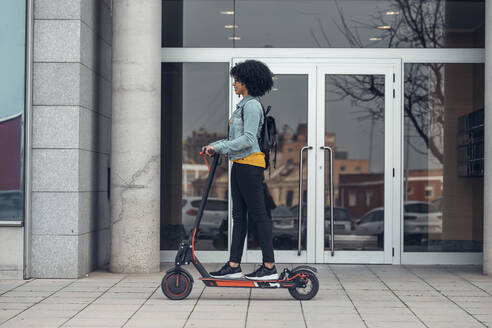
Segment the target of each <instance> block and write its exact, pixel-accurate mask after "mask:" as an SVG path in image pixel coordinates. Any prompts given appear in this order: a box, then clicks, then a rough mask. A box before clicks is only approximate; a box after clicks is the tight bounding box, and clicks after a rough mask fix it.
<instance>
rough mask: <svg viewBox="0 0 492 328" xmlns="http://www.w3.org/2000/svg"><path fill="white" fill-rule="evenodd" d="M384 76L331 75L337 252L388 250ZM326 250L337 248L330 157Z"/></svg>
mask: <svg viewBox="0 0 492 328" xmlns="http://www.w3.org/2000/svg"><path fill="white" fill-rule="evenodd" d="M384 85H385V82H384V75H326V76H325V90H326V91H325V145H326V146H330V147H332V149H333V151H334V158H333V192H334V195H333V206H334V211H333V233H334V246H335V249H336V250H368V251H374V250H382V249H383V248H384V172H385V167H384V135H385V131H384V110H385V108H384V97H385V94H384V89H385V88H384ZM325 163H326V164H325V168H326V169H325V177H324V181H325V249H330V247H331V240H330V239H331V213H330V204H331V202H332V199H331V198H332V197H331V195H330V177H329V164H328V163H329V157H328V154H327V155H326V157H325Z"/></svg>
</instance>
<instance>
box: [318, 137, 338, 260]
mask: <svg viewBox="0 0 492 328" xmlns="http://www.w3.org/2000/svg"><path fill="white" fill-rule="evenodd" d="M321 149H322V150H325V151H326V150H328V155H329V156H330V249H331V256H334V255H335V231H334V230H335V229H334V227H333V226H334V223H333V221H334V219H335V218H334V217H333V148H331V147H329V146H321Z"/></svg>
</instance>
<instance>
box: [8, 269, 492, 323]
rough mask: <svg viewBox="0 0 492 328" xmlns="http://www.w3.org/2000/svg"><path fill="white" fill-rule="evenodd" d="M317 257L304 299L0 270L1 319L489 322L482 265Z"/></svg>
mask: <svg viewBox="0 0 492 328" xmlns="http://www.w3.org/2000/svg"><path fill="white" fill-rule="evenodd" d="M169 266H170V264H165V265H163V268H162V269H163V270H166V269H167V268H168V267H169ZM206 266H207V268H208V269H209V270H210V269H215V268H217V267H219V266H220V264H209V265H206ZM288 266H290V267H292V265H288ZM282 267H284V265H278V268H282ZM316 267H317V268H318V270H319V278H320V283H321V286H320V291H319V293H318V295H317V296H316V297H315V298H314V299H313V300H310V301H302V302H301V301H296V300H294V299H293V298H292V297H291V296H290V294H289V293H288V292H287V291H286V290H261V289H235V288H209V287H207V288H205V287H204V285H203V284H202V282H200V281H198V279H195V284H194V287H193V291H192V293H191V295H190V296H189V297H188V298H187V299H185V300H183V301H171V300H168V299H167V298H166V297H165V296H164V295H163V294H162V292H161V289H160V282H161V278H162V276H163V273H160V274H146V275H122V274H111V273H108V272H93V273H91V274H89V275H88V277H85V278H83V279H78V280H67V279H56V280H55V279H36V280H30V281H8V280H0V327H1V328H4V327H5V328H6V327H15V328H18V327H127V328H131V327H159V328H167V327H214V328H217V327H255V328H256V327H258V328H261V327H296V328H297V327H330V328H338V327H348V328H359V327H370V328H379V327H381V328H383V327H392V328H403V327H408V328H419V327H429V328H439V327H446V328H452V327H459V328H468V327H470V328H471V327H492V277H490V276H488V277H487V276H483V275H481V273H480V268H478V267H456V266H450V267H447V266H382V265H316ZM249 270H253V265H243V271H249ZM189 271H190V272H191V273H192V274H193V276H194V277H195V278H198V275H197V272H196V270H195V269H194V268H193V267H189Z"/></svg>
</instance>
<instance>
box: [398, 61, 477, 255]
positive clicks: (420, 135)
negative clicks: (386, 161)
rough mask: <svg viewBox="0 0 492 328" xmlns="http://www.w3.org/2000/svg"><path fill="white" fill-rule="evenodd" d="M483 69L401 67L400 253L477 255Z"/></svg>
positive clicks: (463, 67)
mask: <svg viewBox="0 0 492 328" xmlns="http://www.w3.org/2000/svg"><path fill="white" fill-rule="evenodd" d="M483 71H484V67H483V64H406V65H405V90H404V92H405V106H404V108H405V125H404V129H405V131H404V145H405V148H404V152H405V163H404V166H405V172H404V173H405V176H404V183H405V188H404V190H406V192H405V194H404V198H405V201H404V239H405V240H404V249H405V251H407V252H411V251H419V252H421V251H429V252H439V251H442V252H475V251H476V252H479V251H481V250H482V234H483V146H484V144H483V128H484V126H483V101H484V73H483Z"/></svg>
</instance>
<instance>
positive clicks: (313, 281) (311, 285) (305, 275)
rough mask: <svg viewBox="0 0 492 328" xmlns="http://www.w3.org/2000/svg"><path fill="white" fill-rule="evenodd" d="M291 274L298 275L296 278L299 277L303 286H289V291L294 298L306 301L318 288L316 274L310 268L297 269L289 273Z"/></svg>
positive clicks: (314, 294) (316, 292)
mask: <svg viewBox="0 0 492 328" xmlns="http://www.w3.org/2000/svg"><path fill="white" fill-rule="evenodd" d="M291 274H292V275H293V276H295V275H299V277H298V278H297V279H300V280H302V281H303V283H304V285H305V286H304V287H293V288H289V293H290V295H292V297H294V298H295V299H296V300H301V301H307V300H310V299H312V298H313V297H314V296H316V294H318V290H319V280H318V277H316V275H315V274H314V273H313V272H312V271H310V270H299V271H294V272H292V273H291Z"/></svg>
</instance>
